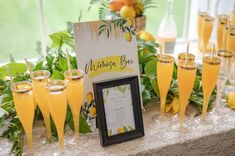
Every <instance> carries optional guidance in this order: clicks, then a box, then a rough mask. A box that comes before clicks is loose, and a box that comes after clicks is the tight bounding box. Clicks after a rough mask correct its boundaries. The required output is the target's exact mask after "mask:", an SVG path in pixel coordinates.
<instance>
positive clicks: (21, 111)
mask: <svg viewBox="0 0 235 156" xmlns="http://www.w3.org/2000/svg"><path fill="white" fill-rule="evenodd" d="M12 94H13V100H14V104H15V108H16V113H17V116H18V117H19V120H20V122H21V124H22V126H23V128H24V131H25V134H26V138H27V142H28V145H29V152H30V153H31V154H32V153H33V138H32V135H33V134H32V129H33V120H34V109H35V104H34V96H33V91H32V85H31V83H29V82H26V81H23V82H17V83H15V84H13V85H12Z"/></svg>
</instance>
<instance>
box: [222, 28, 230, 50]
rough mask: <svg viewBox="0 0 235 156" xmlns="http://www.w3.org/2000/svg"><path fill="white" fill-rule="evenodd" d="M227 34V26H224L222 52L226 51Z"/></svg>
mask: <svg viewBox="0 0 235 156" xmlns="http://www.w3.org/2000/svg"><path fill="white" fill-rule="evenodd" d="M228 34H229V26H228V25H224V28H223V39H222V50H227V46H228V45H227V41H228Z"/></svg>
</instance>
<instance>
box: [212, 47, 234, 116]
mask: <svg viewBox="0 0 235 156" xmlns="http://www.w3.org/2000/svg"><path fill="white" fill-rule="evenodd" d="M217 54H218V57H219V58H220V60H221V63H220V70H219V75H218V81H217V97H216V104H215V109H214V110H213V112H212V113H213V114H216V115H220V116H223V115H224V114H225V111H224V106H223V105H222V104H221V97H222V94H223V90H224V87H225V84H226V82H227V80H228V78H229V76H230V74H231V68H232V64H233V58H234V53H233V52H231V51H228V50H220V51H218V53H217Z"/></svg>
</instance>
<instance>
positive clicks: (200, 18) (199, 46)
mask: <svg viewBox="0 0 235 156" xmlns="http://www.w3.org/2000/svg"><path fill="white" fill-rule="evenodd" d="M206 16H208V14H207V13H206V12H199V13H198V22H197V29H198V50H201V33H202V21H203V18H204V17H206Z"/></svg>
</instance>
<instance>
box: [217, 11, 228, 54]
mask: <svg viewBox="0 0 235 156" xmlns="http://www.w3.org/2000/svg"><path fill="white" fill-rule="evenodd" d="M228 22H229V17H228V16H227V15H218V21H217V48H218V50H221V49H223V33H224V27H225V26H226V25H227V24H228Z"/></svg>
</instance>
